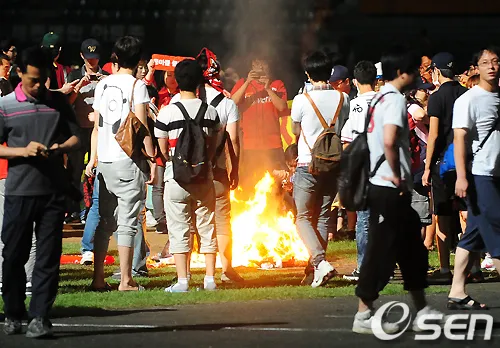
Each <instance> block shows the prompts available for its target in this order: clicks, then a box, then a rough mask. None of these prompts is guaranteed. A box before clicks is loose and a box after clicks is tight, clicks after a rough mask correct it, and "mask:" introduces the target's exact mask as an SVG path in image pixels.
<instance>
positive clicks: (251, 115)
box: [231, 58, 288, 191]
mask: <svg viewBox="0 0 500 348" xmlns="http://www.w3.org/2000/svg"><path fill="white" fill-rule="evenodd" d="M271 76H272V74H271V72H270V69H269V64H268V62H267V61H266V60H264V59H260V58H257V59H254V60H253V61H252V69H251V71H250V72H249V73H248V78H247V79H246V80H245V79H241V80H239V81H238V82H237V83H236V85H235V86H234V88H233V90H232V92H231V95H232V99H233V100H234V102H235V103H236V104H237V105H238V107H239V110H240V113H241V114H242V117H241V131H242V133H243V140H242V156H241V165H240V173H241V174H240V178H241V180H240V183H241V187H242V188H243V191H251V190H252V189H253V187H254V185H255V184H256V183H257V182H258V181H259V180H260V179H262V177H263V176H264V174H265V172H266V171H269V172H272V170H273V169H286V164H285V156H284V153H283V147H282V142H281V132H280V122H279V118H280V117H282V116H286V115H288V105H287V93H286V89H285V85H284V83H283V82H282V81H280V80H273V79H272V77H271Z"/></svg>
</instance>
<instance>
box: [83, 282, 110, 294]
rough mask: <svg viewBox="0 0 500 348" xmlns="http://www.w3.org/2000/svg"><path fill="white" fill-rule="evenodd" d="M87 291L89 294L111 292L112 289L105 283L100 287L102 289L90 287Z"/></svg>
mask: <svg viewBox="0 0 500 348" xmlns="http://www.w3.org/2000/svg"><path fill="white" fill-rule="evenodd" d="M89 291H91V292H111V291H113V288H112V287H111V285H109V284H108V283H105V284H104V287H102V288H95V287H93V286H92V285H91V286H90V288H89Z"/></svg>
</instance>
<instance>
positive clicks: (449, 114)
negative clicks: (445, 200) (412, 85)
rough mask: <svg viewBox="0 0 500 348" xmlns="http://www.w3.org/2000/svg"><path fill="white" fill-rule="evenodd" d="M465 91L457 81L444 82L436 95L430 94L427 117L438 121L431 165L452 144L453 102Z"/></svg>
mask: <svg viewBox="0 0 500 348" xmlns="http://www.w3.org/2000/svg"><path fill="white" fill-rule="evenodd" d="M466 91H467V88H465V87H463V86H462V85H461V84H460V83H459V82H457V81H450V82H445V83H444V84H443V85H442V86H441V87H439V90H438V91H437V92H436V93H433V94H431V96H430V97H429V103H428V105H427V114H428V115H429V117H437V118H438V119H439V129H438V137H437V139H436V146H435V148H434V154H433V156H432V163H435V162H436V161H438V160H439V159H441V158H442V157H443V155H444V153H445V151H446V148H447V147H448V145H449V144H451V143H452V142H453V129H452V121H453V105H455V100H457V99H458V97H460V96H461V95H462V94H464V93H465V92H466Z"/></svg>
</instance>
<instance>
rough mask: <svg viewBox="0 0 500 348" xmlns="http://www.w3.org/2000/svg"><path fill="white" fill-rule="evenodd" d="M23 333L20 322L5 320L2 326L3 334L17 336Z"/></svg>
mask: <svg viewBox="0 0 500 348" xmlns="http://www.w3.org/2000/svg"><path fill="white" fill-rule="evenodd" d="M22 331H23V324H22V322H21V320H12V319H9V318H5V322H4V324H3V332H5V334H6V335H9V336H10V335H18V334H20V333H22Z"/></svg>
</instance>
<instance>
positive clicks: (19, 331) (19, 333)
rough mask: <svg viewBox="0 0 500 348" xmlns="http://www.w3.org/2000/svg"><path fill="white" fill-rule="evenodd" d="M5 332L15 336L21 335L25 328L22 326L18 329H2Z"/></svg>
mask: <svg viewBox="0 0 500 348" xmlns="http://www.w3.org/2000/svg"><path fill="white" fill-rule="evenodd" d="M2 331H3V333H4V334H6V335H7V336H14V335H21V334H22V333H23V329H22V328H19V329H16V330H14V331H12V332H11V331H6V330H2Z"/></svg>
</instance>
